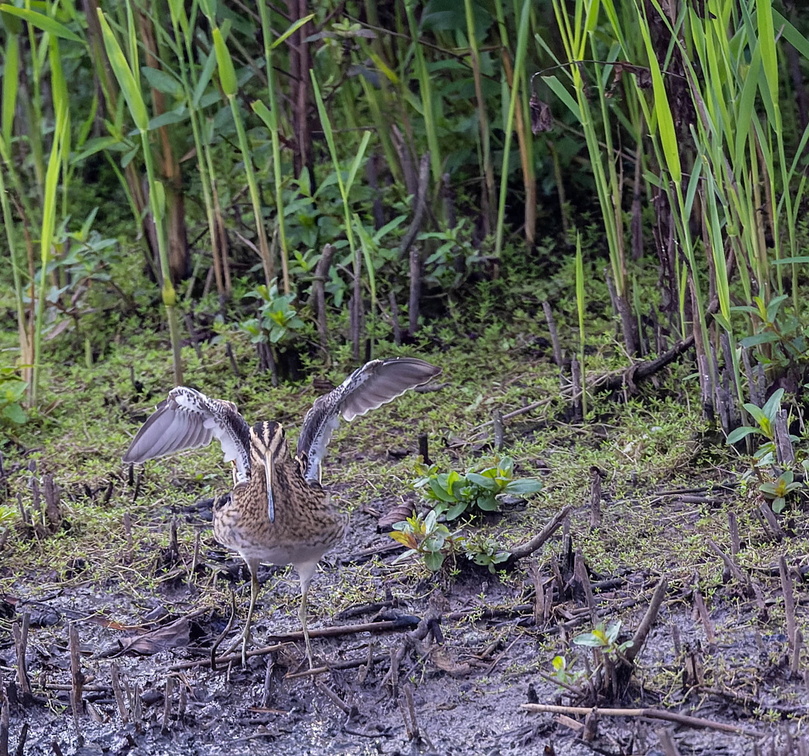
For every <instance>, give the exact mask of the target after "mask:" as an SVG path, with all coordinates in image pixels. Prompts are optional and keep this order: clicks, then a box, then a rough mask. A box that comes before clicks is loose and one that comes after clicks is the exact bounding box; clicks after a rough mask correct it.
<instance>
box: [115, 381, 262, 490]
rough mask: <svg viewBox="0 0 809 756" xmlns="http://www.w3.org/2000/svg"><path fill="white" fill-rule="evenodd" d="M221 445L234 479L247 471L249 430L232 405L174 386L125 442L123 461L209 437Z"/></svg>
mask: <svg viewBox="0 0 809 756" xmlns="http://www.w3.org/2000/svg"><path fill="white" fill-rule="evenodd" d="M214 438H215V439H217V440H218V441H219V443H220V444H221V446H222V451H223V452H224V455H225V461H226V462H228V461H233V462H234V463H235V464H236V482H241V481H244V480H247V478H248V477H249V474H250V431H249V427H248V425H247V423H246V422H245V420H244V418H243V417H242V416H241V415H240V414H239V412H238V410H237V409H236V405H235V404H233V403H232V402H226V401H222V400H219V399H209V398H208V397H207V396H205V394H203V393H201V392H200V391H197V390H195V389H192V388H187V387H185V386H178V387H177V388H174V389H172V390H171V391H170V392H169V395H168V397H167V398H166V399H165V400H164V401H162V402H160V404H158V405H157V409H156V410H155V412H154V414H152V416H151V417H149V419H148V420H147V421H146V422H145V423H144V424H143V427H142V428H141V429H140V430H139V431H138V433H137V435H136V436H135V438H134V439H133V441H132V443H131V444H130V445H129V449H127V451H126V454H124V457H123V461H124V462H145V461H146V460H147V459H157V458H158V457H165V456H167V455H169V454H174V453H175V452H179V451H183V450H185V449H198V448H200V447H202V446H207V445H208V444H210V443H211V441H212V440H213V439H214Z"/></svg>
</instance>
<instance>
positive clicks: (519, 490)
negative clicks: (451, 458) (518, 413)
mask: <svg viewBox="0 0 809 756" xmlns="http://www.w3.org/2000/svg"><path fill="white" fill-rule="evenodd" d="M416 469H417V472H419V473H420V475H421V477H419V478H418V479H417V480H416V481H415V483H414V484H413V487H414V488H415V489H416V490H419V491H421V493H422V494H423V495H424V497H425V498H427V499H429V500H430V501H435V502H436V505H435V509H436V511H438V514H443V515H444V517H445V518H446V519H447V520H455V519H457V518H458V517H460V516H461V515H462V514H464V513H465V512H467V510H469V513H470V514H472V515H474V514H478V513H480V512H496V511H498V509H499V508H500V501H499V499H498V497H499V496H502V495H504V494H511V495H514V496H526V495H529V494H533V493H537V492H538V491H540V490H542V483H541V482H540V481H539V480H537V479H536V478H515V477H514V460H513V459H511V457H502V458H501V459H500V460H499V461H498V462H497V464H495V465H493V466H492V467H487V468H486V469H484V470H481V471H480V472H467V473H466V474H464V475H461V474H460V473H458V472H456V471H455V470H450V471H449V472H438V466H437V465H431V466H430V467H425V466H423V465H419V466H417V468H416Z"/></svg>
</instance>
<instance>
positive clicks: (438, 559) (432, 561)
mask: <svg viewBox="0 0 809 756" xmlns="http://www.w3.org/2000/svg"><path fill="white" fill-rule="evenodd" d="M424 564H426V565H427V568H428V569H430V570H432V571H433V572H438V570H440V569H441V565H442V564H444V555H443V554H442V553H441V552H440V551H433V552H430V553H427V554H425V555H424Z"/></svg>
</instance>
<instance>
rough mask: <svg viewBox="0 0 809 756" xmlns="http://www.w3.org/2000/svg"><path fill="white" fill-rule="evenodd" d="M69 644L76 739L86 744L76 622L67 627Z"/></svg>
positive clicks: (80, 744)
mask: <svg viewBox="0 0 809 756" xmlns="http://www.w3.org/2000/svg"><path fill="white" fill-rule="evenodd" d="M67 634H68V646H69V648H70V682H71V686H72V688H71V691H70V706H71V708H72V709H73V723H74V725H75V726H76V740H77V741H78V745H79V746H82V745H84V735H82V733H81V722H80V718H81V715H82V714H84V701H83V700H82V689H83V687H84V673H83V672H82V671H81V652H80V650H79V633H78V631H77V630H76V624H75V623H74V622H71V623H70V624H69V625H68V629H67Z"/></svg>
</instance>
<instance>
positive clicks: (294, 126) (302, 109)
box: [286, 0, 314, 185]
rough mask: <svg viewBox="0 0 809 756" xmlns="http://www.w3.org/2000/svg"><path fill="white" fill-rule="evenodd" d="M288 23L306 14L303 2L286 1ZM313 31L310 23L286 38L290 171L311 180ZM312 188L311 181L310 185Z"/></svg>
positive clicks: (312, 159)
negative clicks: (289, 106) (310, 49)
mask: <svg viewBox="0 0 809 756" xmlns="http://www.w3.org/2000/svg"><path fill="white" fill-rule="evenodd" d="M286 5H287V14H288V16H289V23H290V24H293V23H295V22H296V21H298V20H300V19H302V18H304V17H305V16H307V15H309V8H308V3H307V0H287V4H286ZM312 31H313V25H312V23H311V22H309V23H306V24H304V25H303V26H302V27H300V28H299V29H296V30H295V32H294V33H293V34H292V35H290V37H289V39H287V46H288V47H289V83H290V88H291V93H290V100H291V102H292V112H291V124H290V127H291V133H292V135H293V136H292V172H293V175H295V176H300V175H301V174H302V173H303V172H304V171H306V172H307V173H308V174H309V177H310V179H314V153H313V150H312V121H311V118H310V111H311V104H312V103H311V99H312V96H311V91H310V90H311V81H310V78H309V69H310V68H311V67H312V64H311V55H310V53H309V42H307V41H306V40H307V38H308V37H309V35H310V34H311V33H312ZM313 185H314V182H313Z"/></svg>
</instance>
